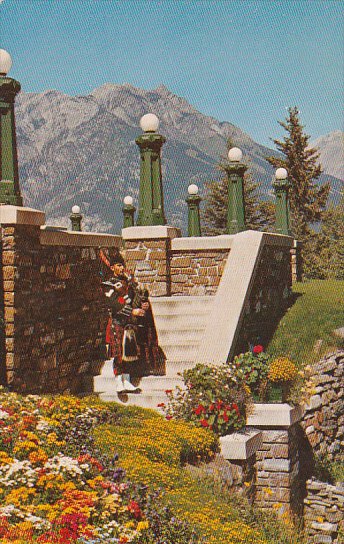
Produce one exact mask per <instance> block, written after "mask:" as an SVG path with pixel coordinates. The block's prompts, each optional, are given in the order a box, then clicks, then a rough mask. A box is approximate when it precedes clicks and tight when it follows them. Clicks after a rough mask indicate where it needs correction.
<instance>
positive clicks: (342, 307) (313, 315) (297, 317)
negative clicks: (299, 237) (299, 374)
mask: <svg viewBox="0 0 344 544" xmlns="http://www.w3.org/2000/svg"><path fill="white" fill-rule="evenodd" d="M293 293H294V295H295V299H296V300H295V303H294V304H293V305H292V306H291V307H290V308H289V310H288V311H287V313H286V314H285V315H284V316H283V318H282V319H281V321H280V323H279V325H278V327H277V330H276V332H275V334H274V336H273V338H272V340H271V342H270V344H269V345H268V347H267V351H268V353H270V354H271V355H272V356H274V357H279V356H285V357H290V358H291V359H292V360H293V361H295V362H296V363H297V364H298V366H299V367H303V366H305V365H307V364H312V363H314V362H316V361H318V360H319V359H320V358H321V357H322V356H323V355H326V354H327V353H330V352H332V351H335V350H337V349H338V348H343V347H344V341H343V339H340V338H338V337H336V336H335V335H334V334H333V331H334V329H337V328H339V327H344V281H341V280H313V281H309V282H304V283H295V284H294V285H293Z"/></svg>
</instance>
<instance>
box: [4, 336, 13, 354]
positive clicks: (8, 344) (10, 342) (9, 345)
mask: <svg viewBox="0 0 344 544" xmlns="http://www.w3.org/2000/svg"><path fill="white" fill-rule="evenodd" d="M5 345H6V351H7V352H8V351H13V350H14V339H13V338H6V340H5Z"/></svg>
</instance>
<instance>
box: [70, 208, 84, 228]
mask: <svg viewBox="0 0 344 544" xmlns="http://www.w3.org/2000/svg"><path fill="white" fill-rule="evenodd" d="M69 218H70V220H71V222H72V230H74V231H76V232H81V219H82V215H81V213H80V208H79V206H73V208H72V213H71V214H70V216H69Z"/></svg>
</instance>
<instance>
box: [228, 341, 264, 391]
mask: <svg viewBox="0 0 344 544" xmlns="http://www.w3.org/2000/svg"><path fill="white" fill-rule="evenodd" d="M269 361H270V357H269V355H268V354H267V353H264V352H263V351H262V352H261V353H257V354H254V353H252V351H248V352H246V353H241V354H240V355H237V356H236V357H235V358H234V360H233V362H232V363H230V368H231V369H232V371H233V374H234V376H236V378H237V379H238V380H239V381H240V382H242V383H244V384H246V385H248V387H249V388H250V389H251V391H252V393H255V394H256V395H258V396H259V397H264V396H265V393H266V386H267V376H268V372H269Z"/></svg>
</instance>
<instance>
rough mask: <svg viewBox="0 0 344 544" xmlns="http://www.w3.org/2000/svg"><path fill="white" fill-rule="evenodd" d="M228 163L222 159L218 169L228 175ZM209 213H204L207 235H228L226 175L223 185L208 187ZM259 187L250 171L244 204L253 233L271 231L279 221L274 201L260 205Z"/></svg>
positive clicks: (218, 182)
mask: <svg viewBox="0 0 344 544" xmlns="http://www.w3.org/2000/svg"><path fill="white" fill-rule="evenodd" d="M227 147H228V149H231V148H232V147H234V146H233V142H232V140H231V139H230V138H229V139H228V141H227ZM227 161H228V159H227V158H226V157H222V158H221V162H220V164H219V166H218V169H219V170H221V171H225V167H226V164H227ZM205 188H206V191H207V192H206V196H205V209H204V212H203V214H202V215H203V218H202V223H203V232H204V233H205V234H206V235H209V236H216V235H218V234H224V233H225V232H226V228H227V210H228V178H227V175H226V174H225V175H224V176H223V177H222V179H221V180H220V181H210V182H208V183H205ZM258 188H259V183H256V182H254V181H253V179H252V175H251V173H250V172H249V170H247V171H246V172H245V175H244V200H245V216H246V220H245V223H246V228H247V229H253V230H271V227H272V224H273V223H274V220H275V210H274V204H273V202H271V201H260V202H259V201H258V195H257V190H258Z"/></svg>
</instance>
